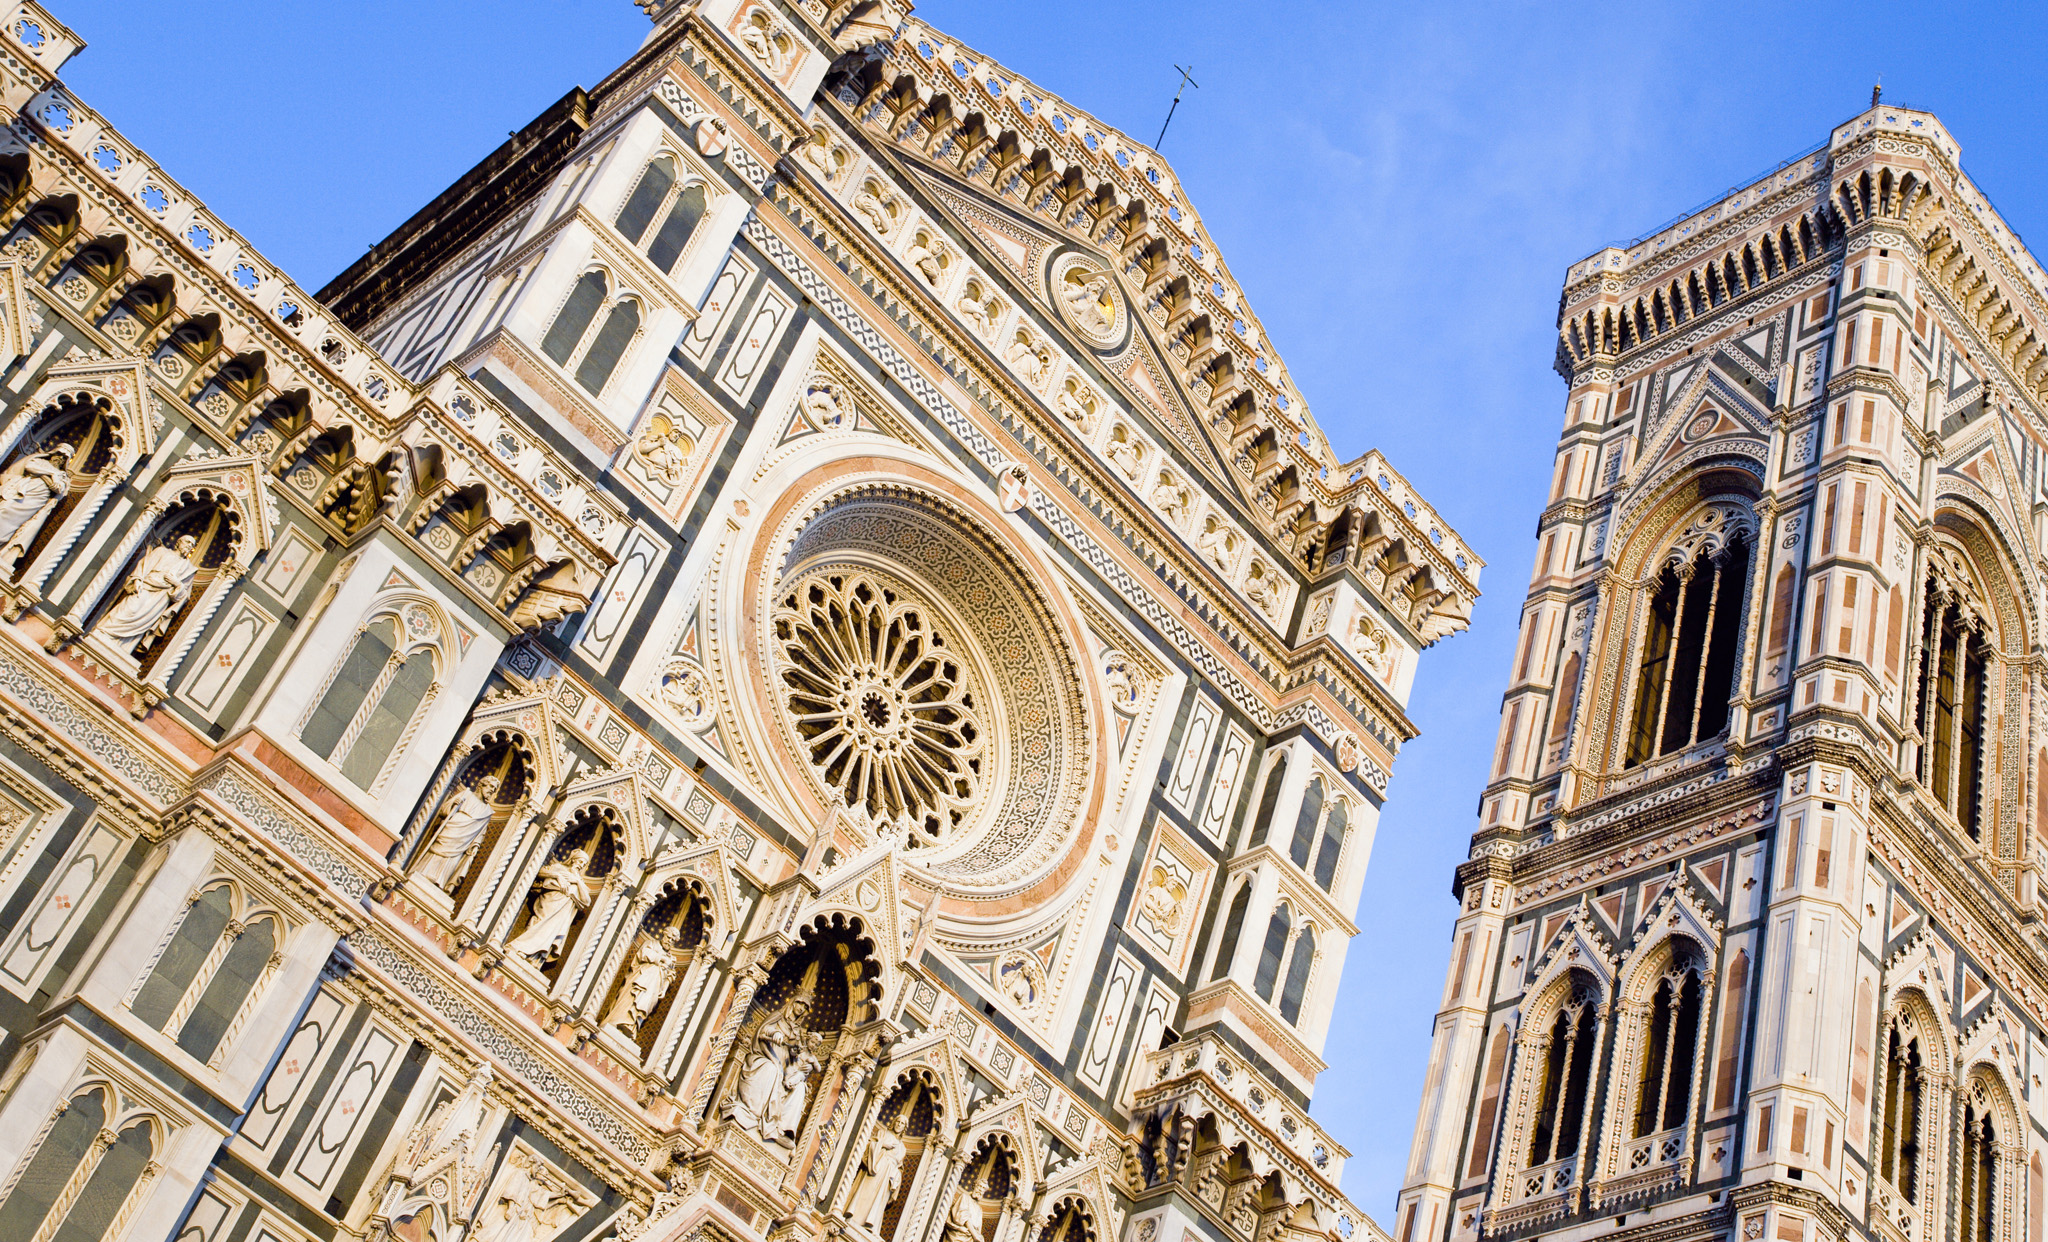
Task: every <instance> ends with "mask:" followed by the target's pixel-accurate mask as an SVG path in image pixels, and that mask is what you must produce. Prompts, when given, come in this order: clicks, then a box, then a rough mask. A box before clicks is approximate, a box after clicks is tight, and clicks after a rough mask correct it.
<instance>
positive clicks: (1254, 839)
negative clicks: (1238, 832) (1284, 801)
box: [1247, 752, 1287, 848]
mask: <svg viewBox="0 0 2048 1242" xmlns="http://www.w3.org/2000/svg"><path fill="white" fill-rule="evenodd" d="M1286 781H1287V755H1286V754H1285V753H1284V752H1283V753H1282V754H1281V755H1280V757H1279V758H1277V759H1275V760H1273V766H1272V767H1270V768H1267V769H1266V787H1265V788H1264V789H1263V790H1261V791H1260V792H1259V812H1258V814H1257V815H1255V816H1253V818H1252V835H1251V840H1250V841H1249V842H1248V845H1247V848H1249V847H1250V846H1259V845H1264V844H1265V843H1266V836H1267V834H1268V833H1270V832H1271V831H1272V829H1273V812H1274V810H1275V809H1276V808H1277V807H1278V806H1279V803H1280V786H1281V785H1283V784H1285V783H1286Z"/></svg>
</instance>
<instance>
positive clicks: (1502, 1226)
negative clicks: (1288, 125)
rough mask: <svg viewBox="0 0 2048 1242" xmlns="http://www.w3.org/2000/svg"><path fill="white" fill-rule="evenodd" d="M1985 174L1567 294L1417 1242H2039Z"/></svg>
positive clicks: (1439, 1076) (1830, 162)
mask: <svg viewBox="0 0 2048 1242" xmlns="http://www.w3.org/2000/svg"><path fill="white" fill-rule="evenodd" d="M1957 160H1958V155H1957V149H1956V146H1955V143H1954V141H1953V140H1952V139H1951V138H1950V137H1949V136H1948V134H1947V132H1946V130H1944V129H1943V127H1942V125H1941V123H1940V121H1939V120H1937V119H1936V118H1935V117H1934V116H1932V115H1930V114H1927V113H1923V112H1914V111H1910V110H1906V109H1898V108H1887V107H1882V106H1874V107H1872V108H1871V109H1870V110H1869V111H1867V112H1863V113H1861V114H1859V115H1857V116H1855V117H1853V118H1851V119H1850V120H1848V121H1847V122H1845V123H1843V124H1842V125H1840V126H1838V127H1836V129H1835V130H1834V131H1833V133H1832V134H1831V135H1830V136H1829V138H1828V141H1827V142H1826V143H1825V144H1824V145H1823V146H1822V148H1821V149H1820V150H1818V151H1817V152H1815V153H1813V154H1810V155H1806V156H1801V157H1798V158H1796V159H1794V160H1792V161H1790V162H1788V163H1786V164H1784V165H1781V166H1780V167H1779V168H1777V169H1775V170H1773V171H1772V172H1771V173H1770V174H1768V175H1767V176H1765V177H1764V178H1762V179H1761V180H1759V181H1757V182H1755V183H1754V184H1751V185H1748V186H1745V187H1743V188H1742V189H1740V190H1737V191H1735V192H1733V193H1732V194H1730V195H1728V196H1727V197H1726V198H1725V199H1723V200H1721V201H1718V202H1715V203H1711V204H1708V205H1706V206H1704V207H1702V208H1700V209H1699V210H1698V211H1696V212H1693V213H1691V214H1690V215H1688V216H1686V217H1684V218H1683V219H1681V220H1680V221H1679V222H1678V223H1676V224H1674V225H1672V226H1670V227H1669V228H1667V229H1665V230H1663V231H1662V232H1660V233H1658V234H1656V235H1654V236H1650V237H1645V238H1642V239H1640V240H1638V241H1636V242H1634V243H1632V244H1630V245H1629V246H1627V247H1617V248H1609V249H1606V250H1602V251H1600V252H1599V253H1597V254H1594V255H1592V256H1591V257H1589V258H1588V259H1586V260H1584V261H1582V262H1580V263H1578V264H1575V265H1574V266H1573V267H1572V268H1571V270H1570V272H1569V273H1568V274H1567V277H1566V285H1565V291H1564V298H1563V304H1562V311H1561V314H1560V317H1559V324H1558V328H1559V337H1558V352H1557V369H1558V372H1559V374H1560V375H1561V376H1562V377H1563V378H1564V379H1565V381H1566V383H1567V386H1568V391H1567V394H1566V399H1565V416H1564V425H1563V431H1562V434H1561V436H1560V438H1559V441H1558V447H1557V462H1556V466H1555V471H1554V475H1553V482H1552V487H1551V492H1550V498H1549V504H1548V506H1547V507H1546V508H1545V509H1544V511H1543V514H1542V517H1541V520H1540V524H1539V528H1538V534H1537V539H1538V550H1537V555H1536V564H1535V571H1534V574H1533V576H1532V579H1531V583H1530V589H1529V594H1528V598H1527V602H1526V603H1525V605H1524V607H1523V612H1522V621H1521V630H1520V634H1519V636H1518V639H1517V642H1516V646H1515V651H1514V656H1513V664H1512V666H1511V668H1510V669H1509V679H1508V685H1507V691H1506V694H1505V696H1504V698H1503V707H1502V714H1501V728H1500V732H1499V734H1498V735H1497V737H1496V738H1495V740H1494V743H1493V755H1492V764H1491V767H1490V771H1489V781H1488V784H1487V786H1486V789H1485V792H1484V794H1483V796H1482V797H1481V799H1480V802H1479V824H1478V828H1477V830H1476V832H1475V833H1474V835H1473V840H1472V850H1471V854H1470V858H1469V860H1468V861H1467V862H1466V863H1465V864H1464V865H1463V866H1461V867H1460V868H1459V871H1458V874H1457V878H1456V881H1455V883H1454V892H1455V893H1456V894H1457V896H1458V898H1459V900H1460V902H1461V912H1460V915H1459V919H1458V922H1457V925H1456V928H1455V930H1454V932H1453V938H1452V943H1451V960H1450V968H1449V970H1448V972H1447V976H1446V980H1445V990H1444V994H1443V1001H1442V1005H1441V1008H1440V1009H1439V1012H1438V1015H1437V1020H1436V1030H1435V1037H1434V1043H1433V1046H1432V1050H1431V1059H1430V1064H1429V1077H1428V1080H1427V1082H1426V1085H1425V1087H1424V1092H1423V1101H1422V1107H1421V1113H1420V1117H1419V1118H1418V1122H1417V1127H1416V1134H1415V1140H1414V1145H1413V1148H1412V1152H1411V1156H1410V1162H1409V1168H1408V1177H1407V1184H1406V1186H1405V1187H1404V1189H1403V1191H1402V1194H1401V1198H1400V1201H1399V1203H1398V1206H1397V1208H1396V1214H1395V1217H1394V1227H1393V1236H1394V1238H1395V1239H1396V1242H1422V1240H1423V1239H1429V1240H1431V1242H1436V1240H1438V1239H1443V1240H1447V1242H1466V1240H1469V1239H1478V1238H1496V1237H1532V1236H1535V1235H1537V1234H1542V1235H1545V1236H1546V1237H1548V1236H1571V1237H1581V1236H1583V1237H1591V1236H1594V1235H1596V1234H1597V1235H1599V1236H1602V1237H1607V1236H1634V1235H1636V1234H1637V1233H1638V1231H1641V1236H1644V1237H1649V1236H1655V1237H1658V1238H1671V1239H1688V1238H1702V1239H1705V1238H1723V1237H1740V1238H1743V1239H1760V1238H1773V1239H1787V1240H1797V1242H1814V1240H1818V1239H1821V1238H1842V1237H1857V1238H1879V1237H1882V1238H1890V1239H1923V1238H1925V1239H1934V1238H1961V1239H1966V1240H1968V1242H1978V1240H1979V1239H1984V1240H1990V1239H2014V1240H2018V1239H2029V1240H2031V1239H2038V1238H2040V1237H2041V1236H2042V1233H2041V1231H2042V1228H2043V1223H2042V1212H2043V1208H2042V1196H2043V1185H2042V1155H2041V1154H2040V1153H2041V1149H2042V1146H2043V1136H2044V1132H2043V1130H2042V1123H2041V1118H2042V1115H2043V1113H2042V1097H2041V1089H2040V1087H2039V1086H2038V1084H2037V1083H2036V1079H2035V1076H2036V1075H2038V1074H2040V1073H2041V1072H2042V1066H2043V1061H2044V1051H2048V1045H2044V1043H2043V1032H2044V1030H2048V940H2044V938H2043V936H2042V932H2041V929H2040V922H2039V917H2040V891H2039V878H2038V877H2039V871H2040V867H2041V859H2042V854H2043V850H2044V848H2048V804H2044V802H2043V799H2042V793H2043V790H2042V784H2043V781H2044V778H2048V749H2044V745H2043V742H2044V734H2043V728H2042V714H2041V703H2042V694H2043V689H2044V686H2043V666H2042V663H2041V659H2040V656H2041V652H2042V648H2041V635H2040V624H2041V618H2040V616H2039V611H2040V607H2041V603H2040V601H2041V599H2042V586H2043V581H2042V560H2041V556H2042V552H2041V543H2040V541H2041V537H2042V532H2043V526H2042V520H2041V515H2042V514H2043V513H2048V492H2044V489H2043V481H2042V474H2041V465H2042V448H2043V445H2044V443H2048V420H2044V415H2043V410H2044V408H2048V407H2044V397H2048V387H2044V385H2043V383H2042V381H2043V380H2044V378H2048V348H2044V345H2043V339H2044V338H2048V326H2044V325H2048V318H2044V316H2048V284H2044V282H2043V278H2042V274H2041V269H2040V267H2039V265H2038V264H2037V263H2036V261H2035V260H2034V259H2033V258H2032V257H2031V256H2030V255H2029V254H2028V253H2027V251H2026V250H2025V249H2024V248H2023V247H2022V246H2021V244H2020V242H2019V239H2018V238H2017V236H2015V235H2014V234H2013V233H2012V232H2011V231H2010V230H2009V229H2007V228H2006V227H2005V226H2004V225H2003V224H2002V223H2001V222H2000V220H1999V218H1998V216H1997V215H1996V213H1995V212H1994V211H1993V210H1992V209H1991V206H1990V204H1989V203H1988V202H1987V201H1986V200H1985V199H1984V198H1983V196H1982V195H1981V193H1980V192H1979V191H1977V190H1976V189H1975V188H1974V186H1972V184H1971V183H1970V181H1969V180H1968V179H1967V178H1966V177H1965V176H1964V175H1963V174H1962V173H1961V171H1960V169H1959V167H1958V164H1957ZM2030 825H2031V828H2030Z"/></svg>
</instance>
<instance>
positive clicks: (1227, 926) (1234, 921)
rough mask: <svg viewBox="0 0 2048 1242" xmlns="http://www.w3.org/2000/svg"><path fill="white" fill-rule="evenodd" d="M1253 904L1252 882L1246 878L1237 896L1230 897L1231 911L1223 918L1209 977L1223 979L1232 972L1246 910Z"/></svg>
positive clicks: (1238, 889)
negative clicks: (1232, 962)
mask: <svg viewBox="0 0 2048 1242" xmlns="http://www.w3.org/2000/svg"><path fill="white" fill-rule="evenodd" d="M1251 904H1252V883H1251V881H1250V880H1246V881H1245V882H1244V883H1242V884H1240V885H1238V886H1237V896H1235V897H1233V898H1231V899H1230V912H1229V913H1228V914H1226V915H1225V916H1224V918H1223V936H1222V939H1221V940H1219V941H1218V942H1217V945H1216V964H1215V965H1214V966H1212V967H1210V968H1209V978H1210V979H1212V980H1214V979H1221V978H1223V977H1224V976H1225V975H1228V974H1229V973H1230V963H1231V960H1232V959H1233V958H1235V957H1236V956H1237V942H1238V939H1239V937H1241V936H1243V935H1244V916H1245V910H1246V908H1247V907H1248V906H1250V905H1251Z"/></svg>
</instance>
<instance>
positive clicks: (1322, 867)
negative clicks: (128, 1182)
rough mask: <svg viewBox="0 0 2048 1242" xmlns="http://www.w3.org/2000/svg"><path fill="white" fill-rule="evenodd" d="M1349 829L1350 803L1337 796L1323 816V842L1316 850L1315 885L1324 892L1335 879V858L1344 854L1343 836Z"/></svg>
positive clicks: (1328, 889) (1327, 890)
mask: <svg viewBox="0 0 2048 1242" xmlns="http://www.w3.org/2000/svg"><path fill="white" fill-rule="evenodd" d="M1350 830H1351V804H1350V803H1349V802H1346V801H1345V800H1344V799H1342V798H1339V799H1337V800H1336V801H1335V802H1332V803H1331V804H1330V809H1329V812H1328V813H1327V814H1325V815H1324V816H1323V843H1322V845H1321V846H1320V847H1318V848H1317V850H1316V887H1317V888H1320V889H1322V890H1323V891H1324V892H1326V893H1327V892H1329V891H1330V885H1331V884H1333V883H1335V882H1336V879H1337V860H1338V859H1339V858H1341V857H1342V856H1343V854H1344V837H1345V836H1346V834H1348V833H1349V832H1350Z"/></svg>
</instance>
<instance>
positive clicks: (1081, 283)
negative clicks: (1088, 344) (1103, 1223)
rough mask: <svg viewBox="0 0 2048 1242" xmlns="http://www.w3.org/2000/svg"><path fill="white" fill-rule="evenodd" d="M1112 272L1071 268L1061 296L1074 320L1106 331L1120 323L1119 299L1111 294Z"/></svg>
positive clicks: (1089, 327) (1087, 329) (1094, 329)
mask: <svg viewBox="0 0 2048 1242" xmlns="http://www.w3.org/2000/svg"><path fill="white" fill-rule="evenodd" d="M1109 283H1110V282H1109V273H1108V272H1104V271H1100V270H1096V269H1092V268H1086V267H1076V268H1073V269H1071V270H1069V271H1068V272H1067V275H1066V279H1065V280H1063V281H1061V282H1060V284H1061V288H1060V296H1061V297H1063V298H1065V299H1066V303H1067V309H1068V310H1070V311H1071V312H1073V316H1074V321H1075V322H1076V323H1078V324H1080V325H1081V327H1082V328H1083V329H1084V330H1086V331H1089V332H1094V333H1103V332H1107V331H1109V330H1110V329H1111V328H1113V327H1115V326H1116V303H1115V302H1112V301H1111V300H1110V297H1109Z"/></svg>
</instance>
